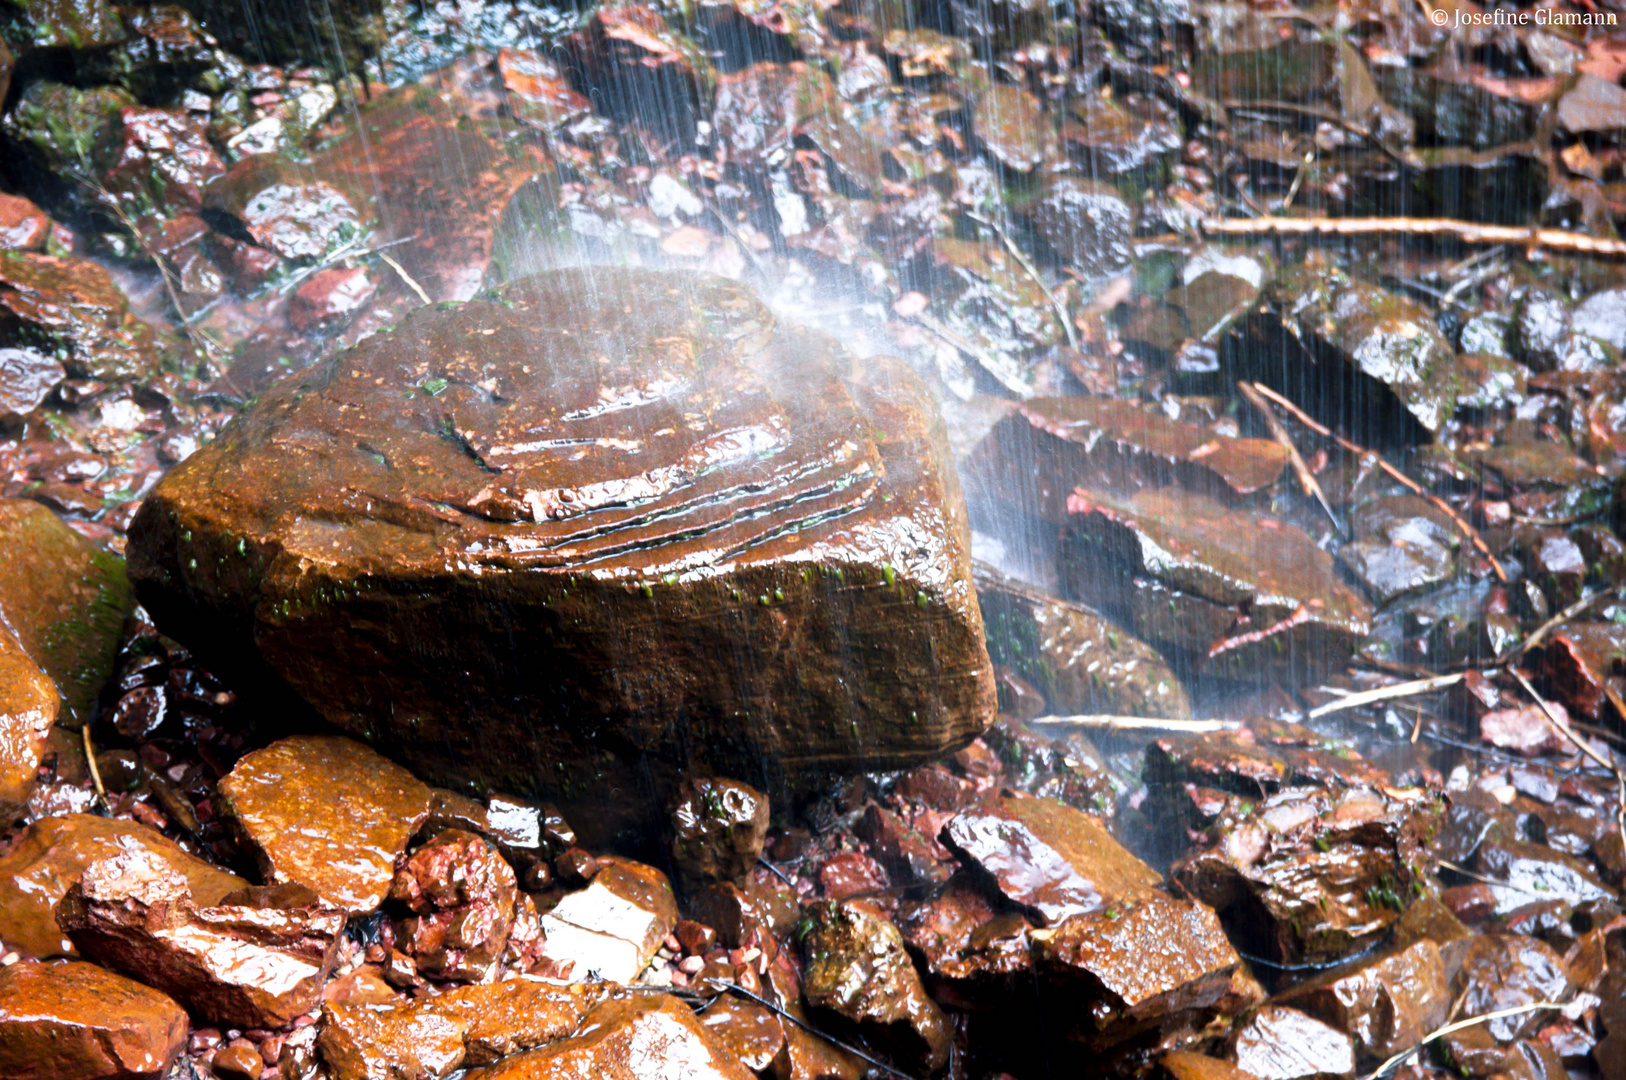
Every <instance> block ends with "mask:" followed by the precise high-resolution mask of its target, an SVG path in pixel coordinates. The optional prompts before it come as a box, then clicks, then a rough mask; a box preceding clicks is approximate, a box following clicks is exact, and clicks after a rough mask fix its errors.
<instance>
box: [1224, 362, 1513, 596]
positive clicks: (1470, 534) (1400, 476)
mask: <svg viewBox="0 0 1626 1080" xmlns="http://www.w3.org/2000/svg"><path fill="white" fill-rule="evenodd" d="M1253 388H1254V389H1255V390H1257V391H1259V392H1260V393H1261V394H1263V395H1264V396H1265V397H1267V398H1269V399H1270V400H1271V401H1273V402H1275V403H1276V404H1277V405H1280V406H1281V407H1282V408H1284V409H1286V410H1287V411H1288V412H1289V413H1291V414H1292V416H1293V419H1295V420H1297V421H1298V422H1299V423H1301V424H1303V425H1304V426H1305V427H1307V428H1309V429H1310V430H1311V431H1313V432H1315V433H1316V434H1317V435H1320V436H1321V437H1322V438H1324V439H1331V440H1332V441H1333V442H1335V443H1337V444H1338V445H1339V446H1340V447H1342V448H1343V449H1344V450H1346V451H1347V452H1349V453H1351V454H1354V455H1355V456H1356V457H1364V456H1365V455H1367V454H1371V455H1372V457H1373V459H1374V460H1376V461H1377V463H1378V468H1380V469H1382V470H1383V471H1384V473H1386V474H1387V475H1388V476H1389V477H1390V478H1391V479H1393V480H1395V481H1396V482H1397V483H1399V484H1401V485H1403V486H1404V487H1405V488H1406V490H1407V491H1410V492H1411V493H1412V494H1414V495H1418V496H1420V497H1422V498H1424V499H1427V500H1428V501H1429V502H1430V503H1431V504H1432V505H1434V506H1435V507H1437V508H1438V509H1439V510H1441V511H1442V512H1443V513H1445V514H1446V516H1448V517H1449V518H1450V519H1451V521H1452V522H1453V523H1454V524H1455V525H1456V527H1457V531H1458V532H1460V533H1461V534H1462V535H1463V536H1465V537H1467V539H1468V541H1469V543H1471V544H1473V546H1474V549H1475V550H1476V551H1478V552H1479V553H1480V554H1481V555H1483V556H1484V557H1485V559H1486V561H1488V562H1489V563H1490V566H1491V570H1492V571H1494V572H1495V574H1496V580H1498V581H1500V582H1501V583H1502V584H1504V585H1505V584H1507V571H1506V570H1503V569H1502V564H1501V563H1500V562H1499V561H1497V558H1496V556H1494V555H1492V554H1491V549H1490V545H1489V544H1487V543H1485V538H1484V537H1483V536H1480V535H1479V530H1478V529H1476V528H1474V527H1473V526H1472V525H1470V524H1469V523H1468V520H1467V519H1466V518H1464V517H1463V516H1462V515H1461V514H1459V513H1457V510H1456V507H1454V506H1452V505H1451V504H1450V503H1448V502H1446V501H1445V500H1444V499H1442V498H1440V497H1439V496H1438V495H1434V494H1432V493H1430V492H1429V490H1428V489H1427V488H1425V487H1424V486H1423V485H1422V484H1419V483H1418V482H1417V481H1415V480H1413V479H1412V478H1411V477H1409V476H1407V475H1406V474H1405V473H1403V472H1401V471H1400V470H1399V469H1397V468H1395V466H1393V465H1391V464H1389V461H1388V459H1387V458H1385V457H1384V456H1383V455H1381V454H1379V453H1376V452H1375V451H1372V450H1368V449H1366V448H1365V447H1364V446H1360V445H1358V444H1356V443H1352V442H1350V441H1349V440H1348V439H1346V438H1344V437H1343V436H1342V435H1339V434H1338V433H1337V432H1335V431H1333V430H1332V429H1331V428H1329V427H1327V426H1326V425H1325V424H1322V423H1318V422H1317V421H1315V420H1313V419H1311V417H1310V414H1309V413H1307V412H1305V411H1304V410H1303V409H1301V408H1299V407H1298V406H1297V405H1295V404H1293V403H1292V402H1291V401H1289V400H1287V399H1286V398H1285V397H1283V396H1282V395H1280V394H1278V393H1277V392H1276V391H1274V390H1272V389H1271V388H1270V387H1268V386H1266V385H1265V384H1264V383H1258V382H1256V383H1254V384H1253Z"/></svg>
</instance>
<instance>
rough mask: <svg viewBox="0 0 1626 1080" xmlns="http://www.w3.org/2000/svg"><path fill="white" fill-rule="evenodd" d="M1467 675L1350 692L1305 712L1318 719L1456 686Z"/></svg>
mask: <svg viewBox="0 0 1626 1080" xmlns="http://www.w3.org/2000/svg"><path fill="white" fill-rule="evenodd" d="M1466 677H1467V676H1466V675H1465V673H1463V672H1461V671H1456V672H1452V673H1451V674H1449V675H1434V676H1432V677H1430V678H1427V679H1414V680H1413V681H1411V682H1403V683H1395V684H1394V685H1393V686H1380V687H1378V688H1377V689H1375V690H1362V691H1361V692H1360V693H1358V694H1349V695H1346V696H1345V697H1341V698H1339V699H1338V700H1337V701H1329V702H1327V703H1326V704H1325V705H1318V706H1316V707H1315V708H1313V709H1311V710H1310V711H1309V712H1308V713H1306V714H1305V716H1306V718H1307V719H1310V720H1317V719H1320V718H1321V717H1323V716H1328V715H1331V714H1332V713H1335V712H1343V711H1344V710H1345V709H1358V708H1360V707H1361V706H1362V705H1371V704H1374V703H1376V702H1379V701H1393V700H1394V699H1395V698H1403V697H1415V696H1416V695H1418V694H1431V693H1433V692H1434V691H1436V690H1444V689H1445V688H1446V687H1447V686H1455V685H1456V684H1457V683H1459V682H1461V681H1462V680H1463V679H1464V678H1466Z"/></svg>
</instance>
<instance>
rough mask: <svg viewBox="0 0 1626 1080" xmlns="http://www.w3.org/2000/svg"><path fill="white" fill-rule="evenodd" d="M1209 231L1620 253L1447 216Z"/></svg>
mask: <svg viewBox="0 0 1626 1080" xmlns="http://www.w3.org/2000/svg"><path fill="white" fill-rule="evenodd" d="M1202 231H1203V232H1205V233H1207V234H1208V235H1209V236H1249V237H1253V236H1385V235H1387V236H1438V237H1445V238H1448V239H1452V240H1457V241H1460V242H1462V243H1464V244H1516V245H1519V246H1521V247H1526V248H1534V247H1542V248H1547V249H1548V250H1549V251H1556V252H1559V253H1561V254H1565V255H1593V256H1597V257H1600V258H1626V240H1606V239H1600V238H1599V237H1596V236H1588V235H1586V234H1585V233H1578V232H1569V231H1567V230H1565V229H1542V228H1526V227H1524V226H1520V225H1480V224H1478V223H1477V222H1472V221H1453V220H1451V219H1449V218H1407V217H1393V218H1377V217H1365V218H1328V217H1307V218H1281V217H1271V218H1208V219H1206V220H1204V221H1203V223H1202Z"/></svg>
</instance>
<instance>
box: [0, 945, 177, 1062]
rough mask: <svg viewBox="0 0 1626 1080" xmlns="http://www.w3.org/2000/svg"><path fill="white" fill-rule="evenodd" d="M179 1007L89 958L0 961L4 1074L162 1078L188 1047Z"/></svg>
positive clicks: (0, 1043) (0, 1040)
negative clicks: (87, 960) (5, 963)
mask: <svg viewBox="0 0 1626 1080" xmlns="http://www.w3.org/2000/svg"><path fill="white" fill-rule="evenodd" d="M186 1031H187V1019H186V1013H185V1011H184V1010H182V1009H181V1007H180V1006H179V1005H177V1004H175V1002H173V1001H171V1000H170V999H169V998H167V997H165V996H164V995H163V994H160V993H159V992H158V991H156V990H150V989H148V988H147V987H145V986H142V985H141V984H140V983H137V982H131V981H130V980H129V979H126V978H124V977H123V976H120V975H115V974H113V973H112V972H111V971H104V970H102V969H101V968H99V967H96V966H94V965H92V964H82V963H78V962H72V961H70V962H68V963H63V964H33V963H21V964H13V965H11V966H10V967H8V968H0V1076H5V1077H8V1078H9V1080H159V1078H160V1077H163V1076H165V1075H167V1074H168V1072H169V1067H170V1065H171V1064H172V1063H173V1062H174V1060H175V1058H176V1056H177V1055H178V1054H179V1053H180V1052H181V1051H182V1050H183V1049H185V1047H186Z"/></svg>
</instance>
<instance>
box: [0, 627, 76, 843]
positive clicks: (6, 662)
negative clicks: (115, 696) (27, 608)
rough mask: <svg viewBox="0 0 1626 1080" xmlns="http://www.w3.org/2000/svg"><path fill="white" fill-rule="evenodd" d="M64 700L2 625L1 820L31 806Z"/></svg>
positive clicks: (0, 629)
mask: <svg viewBox="0 0 1626 1080" xmlns="http://www.w3.org/2000/svg"><path fill="white" fill-rule="evenodd" d="M61 705H62V699H61V698H60V696H58V694H57V691H56V686H55V685H54V684H53V683H52V682H51V680H50V679H49V678H48V677H47V676H46V674H45V672H43V671H41V670H40V669H39V665H38V664H36V663H34V661H33V660H32V659H30V658H29V656H28V654H27V653H25V652H23V647H22V645H20V644H19V643H18V641H17V638H16V637H15V636H14V635H13V634H12V633H11V631H10V630H8V629H6V628H5V627H4V626H0V822H4V823H5V824H10V823H11V822H12V821H13V820H15V819H16V818H17V817H18V816H19V815H20V814H21V813H22V812H23V810H24V808H25V807H26V806H27V805H28V796H29V795H30V794H32V793H33V791H34V781H35V778H36V774H37V772H38V770H39V764H40V760H41V759H42V758H43V757H44V756H45V749H46V745H47V742H48V738H49V736H50V734H51V725H52V724H54V723H56V715H57V710H58V709H59V708H61Z"/></svg>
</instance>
